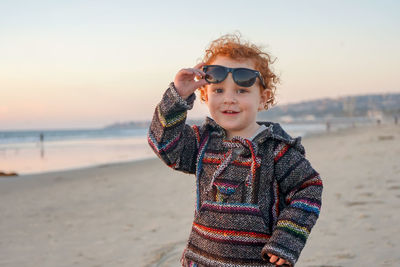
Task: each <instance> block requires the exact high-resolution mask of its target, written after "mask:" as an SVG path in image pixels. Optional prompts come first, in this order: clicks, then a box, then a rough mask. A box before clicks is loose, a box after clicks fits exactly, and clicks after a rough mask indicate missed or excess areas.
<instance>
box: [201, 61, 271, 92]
mask: <svg viewBox="0 0 400 267" xmlns="http://www.w3.org/2000/svg"><path fill="white" fill-rule="evenodd" d="M203 71H204V72H205V74H206V77H205V80H206V81H207V82H209V83H220V82H223V81H224V80H225V79H226V77H227V76H228V73H229V72H230V73H232V78H233V81H234V82H235V83H236V84H237V85H239V86H243V87H250V86H252V85H253V84H254V83H255V82H256V80H257V77H258V78H259V79H260V81H261V84H262V86H263V87H264V88H267V87H266V86H265V83H264V79H263V78H262V76H261V74H260V72H258V71H256V70H252V69H247V68H227V67H224V66H220V65H205V66H203Z"/></svg>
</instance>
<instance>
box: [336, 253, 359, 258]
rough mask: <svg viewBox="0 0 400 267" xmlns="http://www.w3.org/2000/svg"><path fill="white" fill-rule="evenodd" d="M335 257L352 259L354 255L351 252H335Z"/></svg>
mask: <svg viewBox="0 0 400 267" xmlns="http://www.w3.org/2000/svg"><path fill="white" fill-rule="evenodd" d="M335 257H336V258H338V259H354V258H355V257H356V255H354V254H352V253H341V254H336V255H335Z"/></svg>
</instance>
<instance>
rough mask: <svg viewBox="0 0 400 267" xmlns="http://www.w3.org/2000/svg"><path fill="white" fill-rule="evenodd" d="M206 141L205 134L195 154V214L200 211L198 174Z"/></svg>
mask: <svg viewBox="0 0 400 267" xmlns="http://www.w3.org/2000/svg"><path fill="white" fill-rule="evenodd" d="M208 139H209V134H208V132H206V133H205V136H204V138H203V142H202V143H201V144H200V146H199V152H198V154H197V167H196V168H197V169H196V196H197V199H196V212H197V211H199V210H200V203H201V199H200V197H201V196H200V174H201V171H202V167H203V166H202V165H203V157H204V153H206V149H207V144H208Z"/></svg>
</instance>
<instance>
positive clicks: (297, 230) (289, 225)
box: [276, 220, 310, 241]
mask: <svg viewBox="0 0 400 267" xmlns="http://www.w3.org/2000/svg"><path fill="white" fill-rule="evenodd" d="M276 228H277V229H281V230H284V231H287V232H289V233H291V234H294V235H295V236H298V237H299V238H300V239H302V240H303V241H306V240H307V238H308V235H309V234H310V231H309V230H308V229H307V228H306V227H303V226H301V225H298V224H296V223H294V222H292V221H289V220H281V221H278V223H277V225H276Z"/></svg>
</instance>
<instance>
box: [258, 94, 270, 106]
mask: <svg viewBox="0 0 400 267" xmlns="http://www.w3.org/2000/svg"><path fill="white" fill-rule="evenodd" d="M270 98H271V90H269V89H265V90H263V91H262V92H261V98H260V105H259V106H258V111H261V110H264V109H265V105H266V104H267V102H268V100H269V99H270Z"/></svg>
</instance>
